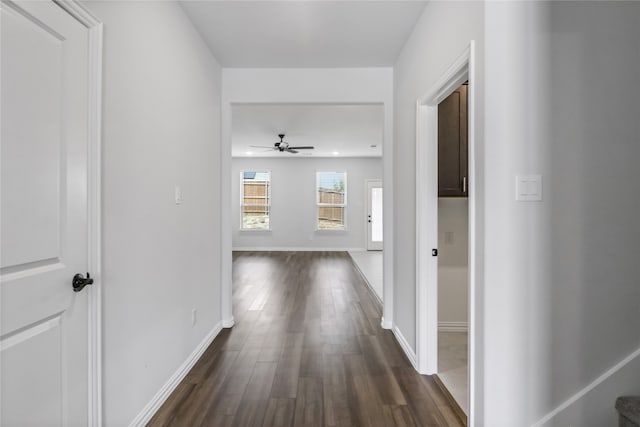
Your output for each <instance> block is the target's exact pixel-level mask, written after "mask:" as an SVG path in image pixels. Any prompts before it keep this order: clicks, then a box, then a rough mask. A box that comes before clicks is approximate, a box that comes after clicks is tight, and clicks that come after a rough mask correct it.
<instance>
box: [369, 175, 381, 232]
mask: <svg viewBox="0 0 640 427" xmlns="http://www.w3.org/2000/svg"><path fill="white" fill-rule="evenodd" d="M371 241H372V242H382V188H379V187H378V188H372V189H371Z"/></svg>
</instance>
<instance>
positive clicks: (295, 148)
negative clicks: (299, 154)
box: [289, 145, 314, 150]
mask: <svg viewBox="0 0 640 427" xmlns="http://www.w3.org/2000/svg"><path fill="white" fill-rule="evenodd" d="M289 148H293V149H294V150H313V149H314V147H313V145H303V146H299V147H289Z"/></svg>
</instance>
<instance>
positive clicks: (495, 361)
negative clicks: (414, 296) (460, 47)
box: [484, 2, 640, 426]
mask: <svg viewBox="0 0 640 427" xmlns="http://www.w3.org/2000/svg"><path fill="white" fill-rule="evenodd" d="M485 24H486V27H485V28H486V55H487V56H486V73H485V75H486V86H485V89H486V136H485V143H486V150H485V161H486V163H485V171H486V172H485V185H486V212H485V218H486V222H485V225H486V230H485V232H486V234H485V236H486V247H485V256H486V270H485V271H486V276H485V283H486V289H485V293H484V301H485V304H486V305H485V313H486V318H485V324H484V331H485V337H486V347H485V348H486V353H485V358H486V363H485V372H484V379H485V415H486V417H485V419H484V422H485V424H486V425H492V426H494V425H496V426H498V425H503V426H513V425H530V424H532V423H533V422H535V421H537V420H538V419H540V418H541V417H543V416H544V415H545V414H547V413H549V411H551V410H552V409H554V408H556V407H558V405H560V404H561V403H562V402H564V401H566V400H567V399H570V398H572V397H575V398H576V399H577V401H576V402H575V403H574V404H572V405H569V407H568V408H567V409H566V410H562V408H560V411H559V414H558V416H557V417H553V414H552V417H551V419H550V420H548V425H562V426H566V425H581V426H603V425H615V424H616V414H615V411H614V410H613V405H614V403H615V398H616V396H617V395H620V394H626V393H635V394H638V393H640V370H639V369H638V368H637V366H638V361H637V358H636V360H633V361H632V362H631V363H630V364H628V365H626V366H625V367H623V368H622V370H620V371H618V373H617V374H616V375H613V376H611V377H610V378H609V379H608V380H607V381H605V382H603V383H602V385H600V386H597V387H596V389H594V390H593V391H592V392H591V393H588V394H586V395H585V396H584V397H581V395H580V394H578V395H576V393H578V392H579V391H580V390H582V389H583V388H584V387H586V386H587V385H588V384H589V383H591V382H592V381H594V380H595V379H596V378H598V377H599V376H600V375H602V374H604V373H605V372H606V371H607V370H608V369H610V368H611V367H612V366H614V365H615V364H616V363H618V362H619V361H621V360H622V359H624V358H625V357H626V356H628V355H629V354H631V353H632V352H633V351H634V350H636V349H638V347H639V346H640V335H639V334H638V331H639V330H640V286H638V277H640V263H638V260H639V259H640V245H638V240H639V237H640V223H639V222H638V210H639V208H640V202H639V200H640V186H639V185H638V184H637V183H638V179H639V178H640V169H638V158H640V144H638V140H639V136H640V130H639V129H640V128H639V127H638V117H640V104H638V102H637V100H638V99H639V96H640V85H638V82H637V79H638V76H639V75H640V55H639V54H638V52H639V51H638V40H640V4H637V3H632V2H629V3H609V2H584V3H583V2H566V3H565V2H533V3H524V2H513V3H508V2H501V3H498V2H495V3H494V2H489V3H487V6H486V23H485ZM517 174H541V175H542V176H543V192H544V194H543V201H542V202H535V203H522V202H515V201H514V181H515V180H514V177H515V176H516V175H517Z"/></svg>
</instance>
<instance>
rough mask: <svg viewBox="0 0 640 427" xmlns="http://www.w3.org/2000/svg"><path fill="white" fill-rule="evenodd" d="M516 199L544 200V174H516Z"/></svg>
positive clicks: (523, 200)
mask: <svg viewBox="0 0 640 427" xmlns="http://www.w3.org/2000/svg"><path fill="white" fill-rule="evenodd" d="M516 200H517V201H520V202H536V201H540V200H542V175H518V176H516Z"/></svg>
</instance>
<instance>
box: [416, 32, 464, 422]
mask: <svg viewBox="0 0 640 427" xmlns="http://www.w3.org/2000/svg"><path fill="white" fill-rule="evenodd" d="M465 83H466V84H465ZM474 89H475V82H474V42H473V41H471V42H470V44H469V47H468V48H467V49H466V50H465V52H464V53H463V54H462V55H461V56H460V57H459V58H458V59H457V60H456V61H455V62H454V63H453V64H452V65H451V66H450V67H449V69H448V70H447V72H446V73H445V74H444V75H443V76H442V77H441V78H440V80H438V82H437V83H436V84H435V85H434V86H433V87H432V89H431V90H430V91H429V92H428V93H427V94H426V95H425V96H423V97H421V98H420V99H418V101H417V103H416V119H417V133H416V157H417V160H416V161H417V164H416V172H417V173H416V230H417V248H416V249H417V250H416V257H417V258H416V294H417V295H416V296H417V298H416V313H417V316H416V360H417V368H418V371H419V372H420V373H422V374H428V375H432V374H438V375H439V377H438V378H439V379H440V380H441V381H440V383H441V384H442V386H443V387H444V388H445V389H447V390H448V391H449V392H450V394H451V395H452V396H451V397H452V399H453V400H454V401H456V402H457V403H458V405H459V406H460V407H461V408H464V409H465V410H466V415H467V417H466V418H467V419H468V425H473V420H474V403H475V393H474V385H475V381H474V379H475V377H474V375H475V345H474V342H475V329H474V323H475V322H474V315H475V304H476V301H475V281H476V279H475V259H476V252H475V230H476V227H475V221H476V208H475V207H476V186H475V179H474V178H475V170H476V167H475V141H474V131H475V127H474V124H475V122H474V119H475V104H474V101H475V92H474ZM465 101H466V102H465ZM463 104H466V107H467V108H466V113H465V112H463V111H462V109H461V108H460V107H461V106H463ZM447 110H449V111H447ZM447 127H448V128H449V130H447V129H446V128H447ZM465 127H466V129H465ZM447 133H448V135H447ZM461 136H467V138H466V141H465V140H464V138H461ZM447 139H448V140H447ZM443 143H446V144H447V146H446V147H445V146H442V144H443ZM439 145H441V146H440V147H439ZM439 172H441V173H439ZM439 196H440V197H439ZM465 331H466V334H465ZM452 334H456V335H452ZM439 349H440V350H441V351H439ZM465 356H466V357H465ZM465 359H466V360H465ZM465 366H466V368H467V369H466V370H465ZM447 371H454V375H447V374H446V372H447ZM450 374H451V372H450ZM452 376H453V377H457V378H456V379H458V380H459V381H458V382H457V384H458V386H457V387H456V386H454V385H452V383H451V381H450V380H451V377H452ZM442 379H445V381H442ZM447 380H449V381H447ZM465 380H466V381H465ZM445 382H448V384H445ZM454 382H455V380H454ZM460 384H461V386H460ZM449 388H450V389H449ZM456 396H457V397H456ZM463 415H464V414H463Z"/></svg>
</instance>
